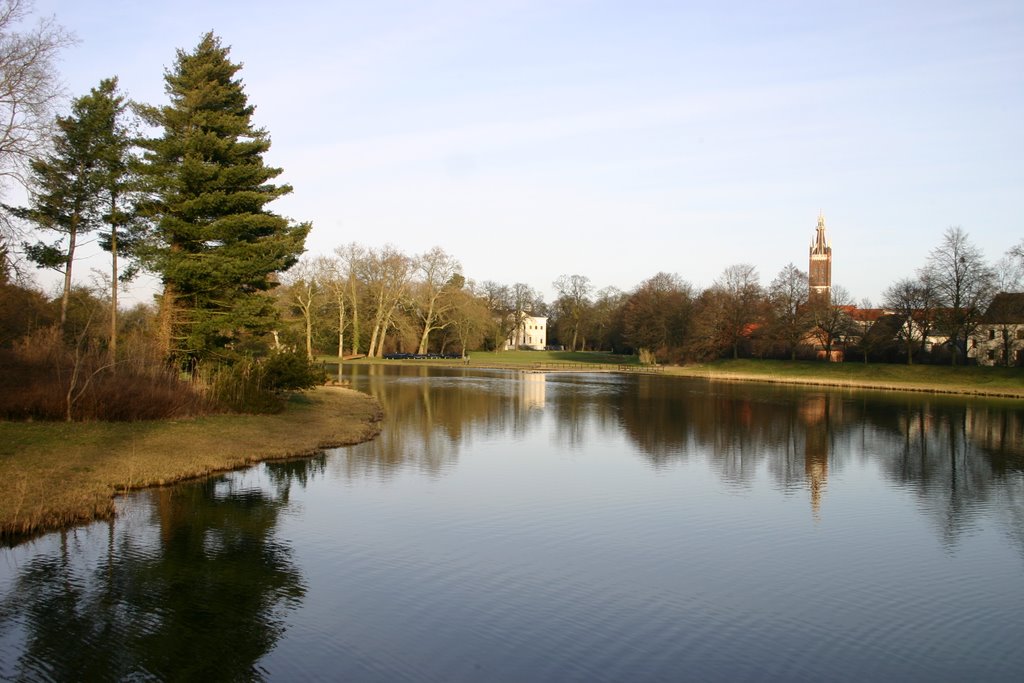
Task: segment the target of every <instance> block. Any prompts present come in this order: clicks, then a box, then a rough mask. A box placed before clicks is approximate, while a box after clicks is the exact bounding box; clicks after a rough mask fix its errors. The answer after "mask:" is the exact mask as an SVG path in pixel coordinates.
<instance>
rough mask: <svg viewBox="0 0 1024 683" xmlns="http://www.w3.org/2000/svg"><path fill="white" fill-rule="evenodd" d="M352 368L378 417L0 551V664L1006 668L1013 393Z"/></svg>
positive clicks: (787, 673) (1017, 548)
mask: <svg viewBox="0 0 1024 683" xmlns="http://www.w3.org/2000/svg"><path fill="white" fill-rule="evenodd" d="M359 370H360V374H355V375H352V380H353V383H354V385H355V386H356V387H357V388H359V389H362V390H364V391H368V392H370V393H372V394H374V395H375V396H377V397H378V398H379V399H380V400H381V402H382V403H383V405H384V406H385V410H386V412H387V415H388V419H387V424H386V427H385V431H384V433H383V434H382V435H381V437H380V438H379V439H377V440H376V441H374V442H371V443H368V444H363V445H361V446H357V447H353V448H345V449H337V450H334V451H330V452H328V453H325V454H324V455H322V456H320V457H316V458H312V459H306V460H302V461H295V462H287V463H274V464H266V465H262V466H258V467H255V468H253V469H250V470H247V471H243V472H238V473H234V474H231V475H227V476H223V477H217V478H214V479H211V480H209V481H204V482H201V483H195V484H189V485H185V486H180V487H176V488H172V489H165V490H160V491H152V492H146V493H143V494H140V495H137V496H133V497H131V498H128V499H125V500H124V501H123V502H122V515H121V516H120V517H119V518H118V519H117V520H116V521H114V522H111V523H102V524H95V525H92V526H89V527H84V528H80V529H77V530H73V531H68V532H66V533H63V534H53V535H50V536H46V537H44V538H41V539H37V540H35V541H33V542H31V543H28V544H25V545H22V546H19V547H16V548H11V549H6V550H0V678H3V679H26V680H44V679H55V680H124V679H131V680H149V679H177V680H230V679H242V680H250V679H254V678H255V679H260V678H263V679H267V680H352V681H401V680H409V681H658V680H664V681H681V680H696V681H716V680H718V681H741V680H786V681H793V680H807V681H821V680H838V681H843V680H848V681H864V680H891V681H911V680H920V681H941V680H946V681H965V680H971V681H1000V680H1024V648H1022V647H1021V644H1022V643H1024V408H1022V407H1021V405H1020V404H1019V403H1008V402H1004V403H998V402H980V401H971V402H966V401H962V400H951V399H944V398H935V397H928V396H919V395H913V396H907V395H899V396H893V395H889V396H884V395H878V394H864V393H856V394H855V393H843V392H824V391H816V390H798V389H791V388H779V387H760V386H746V385H734V384H708V383H705V382H699V381H684V380H679V379H667V378H663V377H637V376H609V375H560V374H547V375H544V374H519V373H514V372H498V371H493V372H488V371H478V370H465V371H463V370H456V371H438V370H426V369H422V368H417V367H402V368H396V367H374V368H365V367H363V368H360V369H359ZM367 372H369V373H371V374H366V373H367Z"/></svg>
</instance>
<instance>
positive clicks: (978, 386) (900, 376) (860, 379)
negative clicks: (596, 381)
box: [666, 360, 1024, 398]
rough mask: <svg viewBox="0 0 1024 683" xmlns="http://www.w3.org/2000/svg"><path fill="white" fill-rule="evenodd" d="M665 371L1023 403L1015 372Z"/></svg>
mask: <svg viewBox="0 0 1024 683" xmlns="http://www.w3.org/2000/svg"><path fill="white" fill-rule="evenodd" d="M666 372H667V373H668V374H673V375H681V376H686V377H706V378H709V379H717V380H732V381H745V382H777V383H785V384H814V385H819V386H835V387H849V388H864V389H886V390H894V391H926V392H938V393H951V394H968V395H976V396H1002V397H1008V398H1024V370H1021V368H990V367H955V368H954V367H949V366H937V365H890V364H884V363H869V364H864V363H823V362H816V361H774V360H725V361H717V362H714V363H704V364H695V365H686V366H680V367H670V368H666Z"/></svg>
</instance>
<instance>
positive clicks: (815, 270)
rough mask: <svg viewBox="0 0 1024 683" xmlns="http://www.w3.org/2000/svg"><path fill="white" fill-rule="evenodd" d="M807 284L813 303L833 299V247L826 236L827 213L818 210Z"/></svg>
mask: <svg viewBox="0 0 1024 683" xmlns="http://www.w3.org/2000/svg"><path fill="white" fill-rule="evenodd" d="M809 266H810V268H809V270H808V278H807V284H808V285H809V286H810V292H809V301H810V303H811V304H812V305H826V306H827V305H828V304H829V302H830V301H831V299H832V247H831V246H830V245H829V243H828V240H827V239H826V238H825V214H824V213H822V212H821V210H819V211H818V228H817V231H816V233H815V235H814V241H812V242H811V253H810V264H809Z"/></svg>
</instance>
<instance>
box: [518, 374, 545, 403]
mask: <svg viewBox="0 0 1024 683" xmlns="http://www.w3.org/2000/svg"><path fill="white" fill-rule="evenodd" d="M520 379H521V381H520V382H519V398H520V399H521V401H522V406H523V409H524V410H529V409H530V408H543V407H544V399H545V396H546V390H547V375H546V374H544V373H543V372H524V373H522V374H521V375H520Z"/></svg>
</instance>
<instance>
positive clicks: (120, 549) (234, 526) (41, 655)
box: [0, 458, 324, 680]
mask: <svg viewBox="0 0 1024 683" xmlns="http://www.w3.org/2000/svg"><path fill="white" fill-rule="evenodd" d="M323 464H324V460H323V458H319V459H317V458H314V459H309V460H305V461H301V462H299V461H297V462H291V463H277V464H269V465H267V466H266V467H265V470H266V472H267V473H268V474H269V481H270V484H271V487H270V488H271V489H272V491H270V490H263V489H261V488H258V487H253V486H251V485H249V483H248V482H247V479H251V477H241V476H238V475H228V476H222V477H215V478H211V479H209V480H206V481H203V482H198V483H192V484H186V485H182V486H178V487H174V488H165V489H159V490H155V491H152V492H149V493H147V494H146V495H145V499H146V500H147V504H146V505H145V506H143V508H142V510H141V512H142V514H138V511H137V512H136V514H133V515H130V516H128V517H122V518H119V519H118V520H114V521H110V522H108V523H105V524H95V525H92V526H90V527H87V528H83V529H78V530H74V531H67V532H63V533H60V534H57V535H51V536H48V537H46V538H44V539H40V540H38V541H34V542H32V543H30V544H28V545H27V546H23V547H22V548H19V549H17V550H16V551H11V553H10V554H9V555H8V557H7V562H8V567H9V568H13V567H12V566H11V563H14V566H16V567H17V572H16V578H15V580H14V582H13V585H12V586H11V587H10V590H8V591H7V593H6V596H5V597H4V599H3V602H2V603H0V647H2V649H0V655H2V656H0V662H4V664H3V668H2V669H0V675H2V676H3V677H4V678H16V679H19V680H42V679H46V680H128V679H158V680H166V679H176V680H253V679H259V678H260V677H261V672H260V670H259V669H258V667H257V662H258V661H259V660H260V658H261V657H263V656H264V655H265V654H266V653H267V652H268V651H270V650H271V649H272V648H273V647H274V644H275V643H276V642H277V641H278V639H279V638H280V637H281V635H282V634H283V632H284V629H285V623H286V615H287V613H288V612H289V611H290V610H291V609H293V608H294V607H295V606H296V605H297V604H298V603H299V602H300V601H301V599H302V597H303V595H304V592H305V588H304V585H303V581H302V578H301V576H300V575H299V572H298V571H297V569H296V568H295V567H294V566H293V563H292V557H291V556H292V551H291V549H290V547H289V546H288V544H287V543H285V542H283V541H281V540H279V539H278V538H276V534H275V527H276V525H277V523H278V516H279V514H280V512H281V510H282V509H284V507H285V506H286V505H287V497H288V491H289V490H290V489H291V487H292V486H293V485H296V484H298V485H302V484H303V482H305V481H307V480H308V478H309V477H310V476H311V473H315V472H316V471H317V470H318V469H322V468H323ZM275 492H276V493H275Z"/></svg>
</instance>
